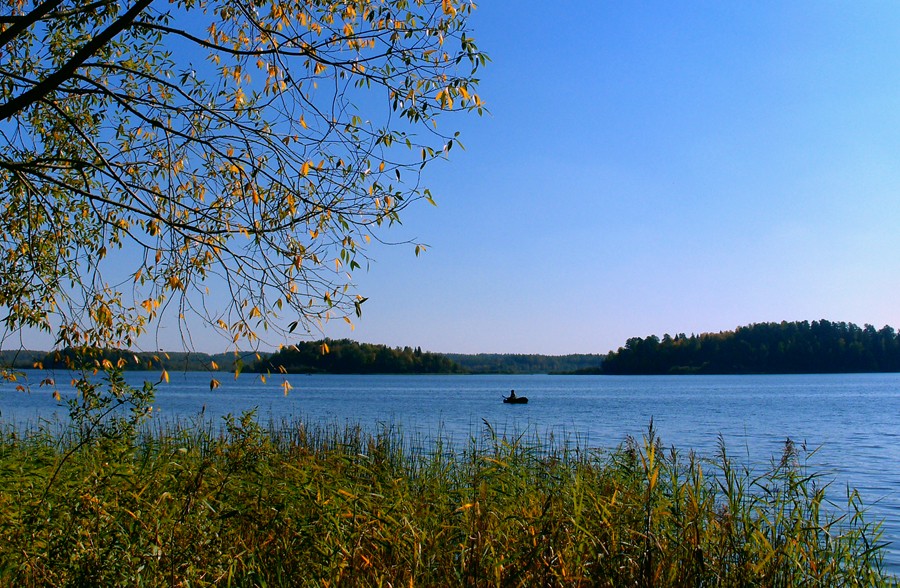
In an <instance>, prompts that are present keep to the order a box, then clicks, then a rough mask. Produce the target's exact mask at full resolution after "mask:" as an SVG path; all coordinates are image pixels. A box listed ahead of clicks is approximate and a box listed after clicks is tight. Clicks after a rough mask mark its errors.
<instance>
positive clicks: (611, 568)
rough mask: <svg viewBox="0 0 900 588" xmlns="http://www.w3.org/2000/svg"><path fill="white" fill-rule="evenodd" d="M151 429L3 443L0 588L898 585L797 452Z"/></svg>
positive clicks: (15, 436) (273, 429)
mask: <svg viewBox="0 0 900 588" xmlns="http://www.w3.org/2000/svg"><path fill="white" fill-rule="evenodd" d="M150 423H151V426H149V427H143V428H140V429H135V430H130V429H128V427H123V428H120V429H116V428H115V427H113V428H99V429H95V430H90V431H88V432H89V433H91V434H90V435H88V437H87V438H88V440H89V442H85V436H84V433H85V432H84V431H81V433H78V432H75V433H73V434H70V435H62V436H60V435H55V434H53V435H51V434H42V433H41V432H40V431H33V432H30V433H27V434H20V433H15V432H7V433H6V434H5V435H4V438H3V439H2V443H0V584H2V585H4V586H100V585H105V586H112V585H123V586H124V585H127V586H210V585H212V586H298V585H300V586H323V587H325V586H881V585H896V580H895V579H893V578H891V577H888V576H886V575H885V573H884V572H883V570H882V548H883V544H882V543H881V539H880V527H879V525H878V524H877V523H876V522H871V521H867V520H866V518H865V511H864V509H863V507H862V505H861V502H860V499H859V496H858V494H856V493H855V492H853V491H848V492H847V493H846V496H843V498H842V500H841V502H840V504H836V503H835V502H832V501H831V500H830V498H829V497H827V496H826V491H829V492H830V491H831V490H832V489H831V488H828V485H827V484H826V483H824V481H823V479H822V478H821V477H820V476H818V475H816V474H815V473H812V472H810V471H809V470H810V467H809V465H808V461H807V460H808V458H809V453H810V452H807V451H806V450H805V448H803V447H798V446H796V445H795V444H793V443H791V442H787V443H786V444H785V448H784V453H783V455H780V456H776V457H775V458H774V459H773V460H772V462H771V464H770V467H768V468H767V469H766V470H765V471H762V472H759V473H755V472H753V471H751V469H749V468H747V467H743V466H739V465H736V463H735V461H734V460H733V459H732V458H731V457H730V456H729V455H728V454H727V453H726V450H725V447H724V444H722V446H721V447H720V450H719V453H718V455H714V456H708V458H705V459H701V458H699V457H698V456H696V455H694V454H692V453H688V454H685V455H683V454H681V453H679V452H677V451H676V450H674V449H665V450H664V449H663V446H662V444H661V442H660V440H659V439H658V438H657V437H656V433H655V431H654V430H653V427H652V424H651V426H650V427H649V429H648V430H647V431H646V432H645V433H644V434H643V435H642V436H641V439H640V440H637V441H636V440H633V439H630V438H628V439H626V441H625V442H623V444H622V445H621V446H620V447H618V448H616V449H611V450H593V449H589V448H583V447H578V446H577V445H572V444H571V443H568V442H566V441H564V440H562V441H560V440H554V439H553V438H552V437H551V438H540V437H538V436H537V435H534V434H530V435H523V436H508V435H501V434H497V433H496V432H495V431H494V430H493V429H492V428H491V427H490V425H488V424H485V427H484V430H483V431H482V432H480V433H479V434H477V435H473V436H472V438H470V439H468V440H467V441H465V442H462V443H455V444H454V443H449V442H447V441H444V440H441V439H440V438H438V439H435V440H433V441H430V442H427V443H424V444H423V443H422V440H414V441H415V442H414V443H411V442H410V441H411V440H410V439H408V438H405V437H404V435H403V434H402V432H400V431H398V430H396V429H392V428H390V427H384V428H382V429H381V430H380V431H377V432H375V433H367V432H365V431H363V430H362V429H360V428H358V427H352V426H345V427H339V426H332V427H315V426H310V425H308V424H305V423H302V422H282V423H278V424H277V425H272V426H267V427H263V426H261V425H259V424H258V423H257V421H256V419H255V418H254V415H252V414H246V415H243V416H241V417H234V418H229V419H228V420H227V421H226V422H224V423H222V424H221V425H217V424H213V423H210V422H205V423H203V422H196V423H181V424H174V425H173V424H169V425H166V424H163V423H158V424H153V421H152V420H151V421H150ZM413 446H415V447H417V449H414V448H413Z"/></svg>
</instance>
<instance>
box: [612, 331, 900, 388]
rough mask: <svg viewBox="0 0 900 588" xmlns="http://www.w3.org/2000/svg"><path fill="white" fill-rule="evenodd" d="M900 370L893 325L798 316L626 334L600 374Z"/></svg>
mask: <svg viewBox="0 0 900 588" xmlns="http://www.w3.org/2000/svg"><path fill="white" fill-rule="evenodd" d="M898 371H900V337H898V334H897V332H896V331H895V330H894V328H893V327H889V326H885V327H882V328H881V329H875V327H873V326H872V325H865V326H863V327H860V326H857V325H855V324H853V323H845V322H831V321H827V320H820V321H812V322H809V321H799V322H787V321H782V322H780V323H756V324H752V325H749V326H745V327H738V328H737V329H735V330H734V331H723V332H720V333H703V334H701V335H691V336H690V337H688V336H685V335H684V334H683V333H682V334H679V335H675V336H674V337H672V336H670V335H668V334H666V335H664V336H663V338H662V339H660V338H659V337H657V336H655V335H651V336H649V337H645V338H640V337H634V338H631V339H628V341H627V342H626V343H625V346H624V347H620V348H619V350H618V351H612V352H610V353H609V354H607V356H606V358H605V359H604V361H603V373H604V374H623V375H625V374H793V373H852V372H898Z"/></svg>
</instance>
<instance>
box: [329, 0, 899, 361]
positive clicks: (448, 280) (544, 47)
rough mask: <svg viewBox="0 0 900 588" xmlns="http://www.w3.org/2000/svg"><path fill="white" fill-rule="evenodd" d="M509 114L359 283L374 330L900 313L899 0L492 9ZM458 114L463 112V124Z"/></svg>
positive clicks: (469, 347)
mask: <svg viewBox="0 0 900 588" xmlns="http://www.w3.org/2000/svg"><path fill="white" fill-rule="evenodd" d="M471 23H472V27H473V29H474V37H475V38H476V39H477V41H478V43H479V46H480V47H481V48H482V49H484V50H486V51H487V52H488V53H489V54H490V56H491V58H492V60H493V63H491V64H490V66H489V67H488V68H486V69H485V70H484V71H483V72H482V85H481V92H480V93H481V95H482V97H483V98H484V99H485V100H486V101H487V103H488V107H489V109H490V110H491V115H490V116H486V117H483V118H480V119H479V118H477V117H474V118H457V119H448V120H446V121H444V124H445V125H448V126H451V127H452V126H454V125H455V126H458V128H459V129H460V130H461V131H462V140H463V143H464V144H465V146H466V148H467V149H466V151H465V152H461V151H456V150H454V151H453V152H452V155H451V158H450V161H449V162H448V163H446V164H442V165H439V166H435V167H433V168H432V169H430V170H429V171H427V174H426V180H427V182H428V183H430V185H431V186H432V187H433V189H434V192H435V194H436V195H437V200H438V207H437V208H432V207H430V206H428V205H423V206H420V207H416V208H414V209H411V210H409V211H408V212H407V214H406V216H405V217H404V226H403V227H402V228H401V229H400V230H399V231H397V232H396V233H395V236H396V237H397V239H398V240H399V239H401V238H404V237H415V238H417V239H419V240H421V241H423V242H425V243H428V244H429V245H430V248H429V250H428V252H427V253H426V254H425V255H424V256H420V257H418V258H417V257H415V256H414V255H413V254H412V251H411V250H410V249H408V248H403V247H395V248H378V249H376V250H374V251H373V256H374V257H375V258H376V263H374V264H373V266H372V269H371V270H370V271H369V272H368V273H365V274H359V275H358V276H357V279H356V281H357V283H358V285H359V287H360V289H361V290H362V292H363V294H365V295H366V296H369V298H370V300H369V302H367V303H366V306H365V313H364V315H363V318H362V320H360V321H357V324H356V329H355V331H352V332H351V331H350V330H349V328H346V326H345V325H333V326H332V327H330V328H329V329H328V334H329V335H332V336H348V337H352V338H355V339H358V340H362V341H369V342H375V343H386V344H389V345H412V346H416V345H418V346H421V347H422V348H424V349H429V350H433V351H446V352H466V353H476V352H509V353H545V354H563V353H605V352H606V351H609V350H610V349H616V348H618V347H619V346H620V345H622V344H624V341H625V340H626V339H627V338H628V337H632V336H646V335H649V334H654V333H655V334H658V335H662V334H663V333H666V332H668V333H672V334H675V333H680V332H684V333H688V334H690V333H692V332H693V333H700V332H707V331H719V330H725V329H733V328H734V327H736V326H739V325H743V324H748V323H752V322H763V321H780V320H815V319H821V318H827V319H829V320H840V321H851V322H856V323H858V324H863V323H871V324H874V325H875V326H876V327H881V326H883V325H884V324H891V325H893V326H900V310H898V306H897V295H896V292H897V291H898V289H900V272H898V268H900V233H898V228H900V42H898V40H900V35H898V34H897V31H898V30H900V4H895V3H888V2H870V3H837V2H817V3H812V2H809V3H804V2H792V3H775V2H770V3H767V2H753V3H749V2H748V3H732V2H728V3H722V2H709V3H699V2H698V3H689V4H688V3H678V4H672V3H667V2H643V3H604V2H587V1H579V2H575V1H572V2H561V3H552V4H551V3H546V2H533V1H527V2H516V3H507V2H497V1H483V2H482V3H480V5H479V8H478V10H477V11H476V13H475V15H474V17H473V18H472V21H471ZM445 128H447V127H445Z"/></svg>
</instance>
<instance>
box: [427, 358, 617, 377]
mask: <svg viewBox="0 0 900 588" xmlns="http://www.w3.org/2000/svg"><path fill="white" fill-rule="evenodd" d="M445 355H446V356H447V357H448V358H450V359H452V360H453V361H455V362H456V363H458V364H459V365H460V366H462V367H463V368H464V369H465V370H466V371H467V372H470V373H473V374H551V373H556V374H561V373H575V372H580V371H582V370H595V371H598V372H599V370H600V364H601V363H602V362H603V356H601V355H595V354H586V353H574V354H570V355H538V354H529V353H476V354H464V353H446V354H445Z"/></svg>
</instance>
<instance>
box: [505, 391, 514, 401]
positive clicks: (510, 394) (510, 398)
mask: <svg viewBox="0 0 900 588" xmlns="http://www.w3.org/2000/svg"><path fill="white" fill-rule="evenodd" d="M515 399H516V391H515V390H510V391H509V398H508V399H507V400H515Z"/></svg>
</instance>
